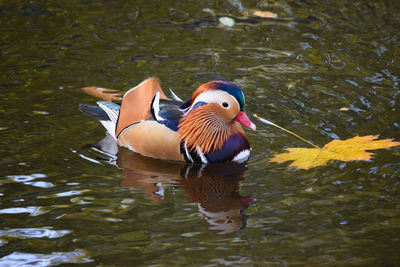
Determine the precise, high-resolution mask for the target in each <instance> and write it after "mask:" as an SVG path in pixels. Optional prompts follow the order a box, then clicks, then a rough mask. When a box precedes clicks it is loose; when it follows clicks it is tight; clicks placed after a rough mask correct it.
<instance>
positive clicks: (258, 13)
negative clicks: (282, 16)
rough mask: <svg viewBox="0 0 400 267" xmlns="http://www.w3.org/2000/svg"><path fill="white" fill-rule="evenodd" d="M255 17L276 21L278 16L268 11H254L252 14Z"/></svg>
mask: <svg viewBox="0 0 400 267" xmlns="http://www.w3.org/2000/svg"><path fill="white" fill-rule="evenodd" d="M253 14H254V15H255V16H258V17H261V18H269V19H276V18H278V15H277V14H275V13H273V12H269V11H254V13H253Z"/></svg>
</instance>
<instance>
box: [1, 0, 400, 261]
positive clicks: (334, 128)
mask: <svg viewBox="0 0 400 267" xmlns="http://www.w3.org/2000/svg"><path fill="white" fill-rule="evenodd" d="M399 3H400V2H398V1H324V0H318V1H317V0H315V1H314V0H306V1H285V0H278V1H243V2H240V1H235V0H231V1H215V2H211V1H197V0H196V1H96V0H88V1H76V0H73V1H63V0H61V1H34V0H33V1H29V2H28V1H7V0H5V1H0V18H1V26H0V33H1V34H0V47H1V61H0V70H1V72H0V73H1V74H0V75H1V76H0V77H1V80H0V111H1V112H0V148H1V149H0V153H1V156H0V166H1V176H0V265H1V266H16V265H18V264H20V265H28V264H31V265H37V266H41V265H54V264H67V263H86V264H88V265H115V266H127V265H130V266H135V265H152V266H165V265H195V266H201V265H207V266H217V265H219V266H222V265H234V266H260V265H267V266H268V265H269V266H276V265H278V266H282V265H283V266H298V265H299V266H301V265H308V266H309V265H313V266H315V265H332V266H336V265H339V266H349V265H360V266H365V265H369V266H396V265H398V264H399V261H400V253H399V252H400V196H399V193H400V179H399V176H400V150H399V148H392V149H389V150H379V151H376V155H375V157H374V158H373V159H372V160H370V161H365V162H349V163H342V162H330V163H329V164H328V166H324V167H318V168H315V169H311V170H308V171H303V170H295V169H290V168H287V164H276V163H271V162H269V159H270V158H271V157H272V156H273V155H274V154H276V153H280V152H282V151H283V150H284V148H286V147H296V146H306V144H304V143H302V142H301V141H300V140H298V139H295V138H293V137H291V136H288V135H287V134H285V133H284V132H282V131H280V130H278V129H275V128H271V127H270V126H267V125H263V124H261V123H259V122H257V126H258V130H257V131H256V132H250V131H249V132H248V135H249V139H250V142H251V144H252V147H253V153H252V157H251V160H250V161H249V162H248V164H247V165H246V166H245V165H229V166H226V165H223V166H209V167H207V168H204V169H203V168H199V167H198V166H186V165H183V164H173V163H169V162H163V161H157V160H151V159H146V158H143V157H140V156H137V155H134V154H133V153H130V152H129V151H126V150H121V151H120V154H119V157H118V158H117V159H112V158H110V157H108V156H106V155H103V154H101V153H99V152H98V151H96V150H94V149H93V148H92V145H93V144H94V143H96V142H98V141H99V140H101V139H102V138H103V137H104V129H103V128H102V127H101V125H100V124H99V123H97V122H95V121H93V120H91V119H90V118H87V117H85V116H84V115H83V114H81V113H80V112H79V111H78V108H77V107H78V104H79V103H94V101H95V99H93V98H92V97H90V96H88V95H85V94H83V93H82V92H81V91H80V88H81V87H85V86H89V85H99V86H103V87H109V88H116V89H121V90H127V89H129V88H131V87H133V86H134V85H135V84H137V83H139V82H140V81H141V80H143V79H145V78H147V77H149V76H152V75H156V76H157V77H159V78H160V79H161V81H162V82H163V87H164V88H169V87H170V88H173V89H174V91H175V92H176V93H177V94H178V95H180V96H182V97H183V98H186V97H188V96H189V95H190V94H191V92H192V91H193V90H194V89H196V88H197V87H198V86H199V85H200V84H202V83H204V82H206V81H209V80H214V79H224V80H228V81H232V82H234V83H237V84H238V85H240V86H241V87H242V88H243V90H244V91H245V94H246V100H247V112H248V113H249V114H253V113H257V114H259V115H261V116H263V117H265V118H267V119H270V120H272V121H274V122H276V123H278V124H280V125H282V126H284V127H286V128H289V129H291V130H294V131H295V132H296V133H298V134H300V135H302V136H304V137H306V138H307V139H309V140H311V141H313V142H314V143H316V144H320V145H323V144H325V143H327V142H329V141H330V140H332V139H335V138H340V139H347V138H350V137H353V136H355V135H369V134H380V135H381V138H395V139H397V140H400V93H399V92H400V91H399V73H400V64H399V60H400V40H399V36H400V35H399V32H400V30H399V29H400V28H399V25H400V4H399ZM254 10H263V11H270V12H274V13H276V14H278V18H277V19H266V18H258V17H255V16H253V15H252V11H254ZM221 16H228V17H230V18H233V19H235V22H236V23H235V25H233V26H232V27H228V26H224V25H222V24H221V23H220V22H219V18H220V17H221ZM341 108H347V109H348V110H347V111H340V109H341Z"/></svg>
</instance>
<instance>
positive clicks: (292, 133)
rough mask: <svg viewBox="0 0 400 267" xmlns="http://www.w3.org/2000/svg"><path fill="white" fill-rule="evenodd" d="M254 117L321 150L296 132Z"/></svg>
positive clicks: (256, 116) (255, 115)
mask: <svg viewBox="0 0 400 267" xmlns="http://www.w3.org/2000/svg"><path fill="white" fill-rule="evenodd" d="M253 116H254V117H255V118H257V119H259V120H260V121H262V122H263V123H265V124H269V125H272V126H275V127H277V128H279V129H281V130H283V131H285V132H287V133H290V134H291V135H293V136H295V137H297V138H299V139H301V140H303V141H304V142H306V143H308V144H310V145H312V146H313V147H315V148H318V149H321V148H320V147H319V146H317V145H314V144H313V143H311V142H310V141H308V140H306V139H304V138H303V137H301V136H299V135H297V134H295V133H294V132H292V131H289V130H287V129H285V128H283V127H281V126H279V125H277V124H275V123H273V122H271V121H269V120H266V119H264V118H261V117H259V116H258V115H257V114H253Z"/></svg>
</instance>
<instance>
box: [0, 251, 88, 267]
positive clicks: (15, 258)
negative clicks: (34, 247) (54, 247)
mask: <svg viewBox="0 0 400 267" xmlns="http://www.w3.org/2000/svg"><path fill="white" fill-rule="evenodd" d="M84 262H93V260H92V259H90V258H87V257H86V255H85V253H84V252H83V251H73V252H53V253H51V254H34V253H24V252H13V253H11V254H10V255H7V256H5V257H3V258H0V265H1V266H27V265H29V266H50V265H56V264H60V263H84Z"/></svg>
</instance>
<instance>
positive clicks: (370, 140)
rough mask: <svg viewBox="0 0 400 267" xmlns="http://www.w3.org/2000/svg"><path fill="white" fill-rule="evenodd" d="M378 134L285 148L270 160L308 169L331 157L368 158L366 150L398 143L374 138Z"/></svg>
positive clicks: (335, 158)
mask: <svg viewBox="0 0 400 267" xmlns="http://www.w3.org/2000/svg"><path fill="white" fill-rule="evenodd" d="M378 137H379V136H378V135H367V136H356V137H353V138H350V139H347V140H333V141H331V142H329V143H328V144H326V145H325V146H324V147H322V148H287V149H286V150H287V151H288V153H281V154H277V155H275V156H274V158H273V159H272V160H271V162H278V163H281V162H285V161H293V162H292V163H291V164H290V166H294V167H297V168H299V169H304V170H308V169H311V168H314V167H317V166H323V165H326V164H327V162H328V161H329V160H331V159H333V160H341V161H352V160H369V159H371V156H372V155H373V153H370V152H367V151H366V150H375V149H381V148H389V147H393V146H398V145H400V142H393V139H382V140H376V139H377V138H378Z"/></svg>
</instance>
